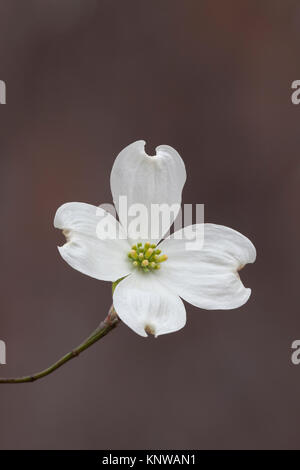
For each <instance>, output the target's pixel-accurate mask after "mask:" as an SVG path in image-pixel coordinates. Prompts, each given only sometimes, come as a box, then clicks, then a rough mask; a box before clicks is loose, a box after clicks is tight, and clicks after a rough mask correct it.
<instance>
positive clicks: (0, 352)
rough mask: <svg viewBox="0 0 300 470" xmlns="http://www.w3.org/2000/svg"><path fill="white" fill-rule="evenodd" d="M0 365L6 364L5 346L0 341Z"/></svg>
mask: <svg viewBox="0 0 300 470" xmlns="http://www.w3.org/2000/svg"><path fill="white" fill-rule="evenodd" d="M0 364H6V344H5V342H4V341H2V340H0Z"/></svg>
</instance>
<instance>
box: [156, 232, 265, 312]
mask: <svg viewBox="0 0 300 470" xmlns="http://www.w3.org/2000/svg"><path fill="white" fill-rule="evenodd" d="M185 229H188V230H187V231H186V233H187V234H189V235H188V237H190V234H191V232H192V231H193V233H194V240H195V239H196V237H198V239H199V238H201V235H202V234H203V229H204V243H203V247H202V249H186V248H187V245H186V242H188V243H190V242H191V239H190V238H187V235H186V233H185ZM185 229H182V230H179V231H178V232H175V234H172V236H171V237H169V238H167V239H166V240H164V241H163V242H161V244H160V245H159V248H160V249H161V250H162V251H163V253H166V254H167V255H168V260H167V261H166V262H165V263H164V264H163V266H162V268H161V270H160V272H159V273H157V274H158V276H159V279H160V280H161V282H163V283H164V284H165V285H166V286H167V287H169V288H170V289H172V291H173V292H174V293H176V294H178V295H180V297H182V298H183V299H184V300H186V301H187V302H189V303H191V304H192V305H195V306H197V307H200V308H204V309H209V310H210V309H222V310H223V309H231V308H237V307H240V306H241V305H243V304H244V303H246V302H247V300H248V298H249V296H250V293H251V289H246V288H245V287H244V285H243V284H242V282H241V279H240V277H239V274H238V271H239V270H240V269H241V268H242V267H243V266H244V265H245V264H247V263H253V262H254V261H255V258H256V250H255V247H254V245H253V244H252V243H251V241H250V240H248V238H246V237H244V235H242V234H240V233H239V232H237V231H235V230H233V229H230V228H228V227H224V226H222V225H214V224H198V225H193V226H190V227H186V228H185ZM180 236H181V239H180Z"/></svg>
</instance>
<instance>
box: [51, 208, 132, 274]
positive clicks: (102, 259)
mask: <svg viewBox="0 0 300 470" xmlns="http://www.w3.org/2000/svg"><path fill="white" fill-rule="evenodd" d="M100 222H101V224H102V225H99V223H100ZM103 222H104V223H105V226H106V228H107V229H108V232H109V235H108V236H110V238H105V235H104V234H103V233H102V232H101V231H99V227H100V228H101V227H104V225H103ZM54 226H55V227H56V228H59V229H62V230H63V231H64V234H65V236H66V238H67V243H66V244H65V245H63V246H61V247H58V250H59V252H60V254H61V256H62V257H63V259H64V260H65V261H66V262H67V263H68V264H69V265H70V266H72V268H74V269H77V271H80V272H81V273H83V274H87V275H88V276H91V277H94V278H96V279H101V280H104V281H116V280H117V279H120V278H121V277H123V276H126V275H127V274H129V273H130V272H131V270H132V267H131V265H130V263H129V262H128V258H127V253H128V250H129V245H128V241H127V238H126V234H125V232H124V231H123V229H122V227H121V226H120V224H119V222H118V221H117V220H116V219H115V218H114V217H113V216H112V215H111V214H109V213H108V212H106V211H104V210H103V209H101V208H100V207H96V206H93V205H91V204H85V203H82V202H69V203H66V204H63V205H62V206H61V207H59V209H58V210H57V212H56V215H55V218H54ZM116 234H117V235H116ZM115 235H116V236H115Z"/></svg>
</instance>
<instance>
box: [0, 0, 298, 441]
mask: <svg viewBox="0 0 300 470" xmlns="http://www.w3.org/2000/svg"><path fill="white" fill-rule="evenodd" d="M299 40H300V2H299V1H297V0H260V1H255V0H226V1H223V0H218V1H217V0H213V1H212V0H152V1H148V0H126V1H125V0H124V1H121V0H118V1H109V0H98V1H96V0H84V1H83V0H82V1H79V0H72V1H71V0H43V1H42V0H28V1H26V2H20V1H18V0H2V1H1V4H0V79H2V80H5V81H6V84H7V104H6V105H1V106H0V215H1V230H0V250H1V264H0V286H1V296H0V299H1V313H0V339H3V340H5V341H6V345H7V365H0V375H1V376H14V375H23V374H28V373H32V372H35V371H38V370H40V369H42V368H44V367H46V366H48V365H50V363H52V362H54V361H55V360H56V359H58V358H59V357H60V356H61V355H63V354H64V353H66V352H68V351H69V350H71V349H72V348H73V347H75V346H76V345H78V344H79V343H80V342H81V341H82V340H83V339H84V338H85V337H86V336H88V334H89V333H90V332H91V331H92V330H93V329H94V328H95V327H96V326H97V324H98V323H99V322H100V320H101V319H103V318H104V316H105V315H106V311H107V310H108V308H109V306H110V303H111V285H110V284H109V283H105V282H100V281H96V280H94V279H91V278H88V277H86V276H84V275H82V274H80V273H78V272H77V271H74V270H72V269H71V268H70V267H69V266H68V265H67V264H66V263H65V262H64V261H63V260H62V259H61V258H60V256H59V254H58V251H57V248H56V246H57V245H59V244H61V243H63V237H62V235H61V234H60V233H59V232H58V231H56V230H55V229H54V228H53V217H54V214H55V211H56V209H57V207H58V206H59V205H61V204H62V203H64V202H67V201H83V202H88V203H92V204H100V203H110V202H111V194H110V185H109V176H110V170H111V167H112V164H113V161H114V158H115V156H116V155H117V154H118V152H119V151H120V150H121V149H122V148H123V147H125V146H126V145H127V144H129V143H131V142H133V141H135V140H138V139H145V140H146V141H147V147H146V149H147V151H148V153H150V154H152V153H153V152H154V149H155V147H156V146H157V145H160V144H169V145H172V146H173V147H175V148H176V149H177V150H178V151H179V152H180V153H181V155H182V157H183V159H184V160H185V164H186V167H187V172H188V180H187V183H186V186H185V189H184V193H183V202H185V203H193V204H195V203H204V204H205V218H206V221H208V222H214V223H218V224H223V225H227V226H229V227H232V228H235V229H237V230H239V231H240V232H242V233H243V234H245V235H246V236H248V237H249V238H250V239H251V240H252V241H253V242H254V244H255V245H256V247H257V252H258V258H257V262H256V263H255V264H254V265H249V266H247V267H246V268H245V269H244V270H243V272H242V279H243V281H244V283H245V285H246V286H249V287H251V288H252V290H253V291H252V296H251V298H250V300H249V302H248V303H247V304H246V305H245V306H243V307H242V308H239V309H237V310H232V311H205V310H199V309H196V308H194V307H192V306H190V305H187V312H188V323H187V326H186V327H185V328H184V329H183V330H181V331H180V332H178V333H176V334H170V335H166V336H162V337H159V338H158V339H153V338H149V339H143V338H141V337H139V336H137V335H136V334H134V333H133V332H132V331H131V330H130V329H128V328H127V327H126V326H125V325H123V324H121V325H119V326H118V328H117V329H116V330H114V331H113V332H112V333H111V334H110V335H109V336H107V337H106V338H104V339H103V340H102V341H100V342H99V343H97V344H96V345H94V346H93V347H92V348H90V349H89V350H88V351H86V352H85V353H83V354H82V355H81V356H80V357H78V358H76V359H74V360H73V361H71V362H70V363H69V364H68V365H66V366H64V367H63V368H61V369H60V370H58V371H57V372H56V373H55V374H53V375H51V376H49V377H47V378H45V379H43V380H41V381H38V382H35V383H33V384H22V385H1V386H0V416H1V430H0V448H1V449H116V448H120V449H140V448H141V449H143V448H146V449H172V448H173V449H181V448H182V449H193V448H197V449H262V448H271V449H278V448H284V449H289V448H299V447H300V445H299V444H300V442H299V424H300V400H299V396H300V366H295V365H293V364H292V363H291V352H292V350H291V343H292V341H293V340H294V339H299V338H300V312H299V267H298V260H299V228H300V227H299V174H300V171H299V147H300V127H299V123H300V105H299V106H295V105H293V104H292V102H291V93H292V90H291V83H292V81H293V80H296V79H300V61H299V52H300V45H299Z"/></svg>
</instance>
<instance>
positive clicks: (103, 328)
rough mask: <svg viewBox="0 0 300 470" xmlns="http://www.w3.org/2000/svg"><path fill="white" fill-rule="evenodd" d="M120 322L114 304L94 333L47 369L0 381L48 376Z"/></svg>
mask: <svg viewBox="0 0 300 470" xmlns="http://www.w3.org/2000/svg"><path fill="white" fill-rule="evenodd" d="M118 322H119V318H118V316H117V314H116V311H115V309H114V307H113V305H112V306H111V307H110V309H109V312H108V315H107V317H106V318H105V319H104V320H103V321H102V322H101V323H100V325H99V326H98V327H97V328H96V329H95V330H94V331H93V333H92V334H91V335H90V336H89V337H88V338H87V339H86V340H85V341H84V342H83V343H81V344H80V345H79V346H77V348H75V349H73V350H72V351H70V352H69V353H68V354H66V355H65V356H63V357H62V358H61V359H59V360H58V361H57V362H55V363H54V364H52V365H51V366H50V367H47V369H44V370H42V371H40V372H37V373H35V374H33V375H27V376H25V377H13V378H7V379H1V378H0V383H2V384H19V383H25V382H34V381H35V380H38V379H41V378H43V377H46V375H49V374H52V372H54V371H55V370H56V369H59V367H61V366H63V365H64V364H66V363H67V362H68V361H70V360H71V359H73V358H74V357H77V356H79V354H80V353H82V351H85V350H86V349H87V348H89V347H90V346H92V344H94V343H96V341H98V340H99V339H101V338H103V336H106V335H107V333H109V332H110V331H111V330H113V329H114V328H115V327H116V326H117V324H118Z"/></svg>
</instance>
